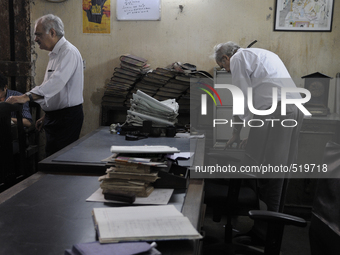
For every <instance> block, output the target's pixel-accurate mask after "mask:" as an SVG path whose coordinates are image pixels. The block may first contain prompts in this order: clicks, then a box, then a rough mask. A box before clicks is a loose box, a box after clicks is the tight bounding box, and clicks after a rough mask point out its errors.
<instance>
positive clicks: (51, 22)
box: [7, 14, 84, 156]
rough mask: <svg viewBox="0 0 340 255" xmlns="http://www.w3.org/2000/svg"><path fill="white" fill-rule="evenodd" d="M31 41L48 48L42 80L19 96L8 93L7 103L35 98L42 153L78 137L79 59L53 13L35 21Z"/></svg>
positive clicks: (80, 118) (80, 111) (81, 79)
mask: <svg viewBox="0 0 340 255" xmlns="http://www.w3.org/2000/svg"><path fill="white" fill-rule="evenodd" d="M34 35H35V39H34V40H35V42H36V43H37V44H38V45H39V47H40V49H42V50H47V51H50V53H49V62H48V65H47V69H46V73H45V77H44V81H43V83H42V84H41V85H40V86H36V87H35V88H33V89H32V90H31V91H30V92H27V93H26V94H24V95H22V96H12V97H10V98H8V99H7V102H9V103H25V102H27V101H35V102H37V103H39V104H40V106H41V108H42V109H43V110H44V112H45V115H44V116H43V117H42V118H41V119H40V120H38V121H37V123H36V127H37V129H38V130H40V129H41V128H42V127H43V126H44V129H45V133H46V156H49V155H51V154H53V153H55V152H57V151H58V150H60V149H62V148H64V147H65V146H67V145H68V144H70V143H72V142H74V141H76V140H77V139H78V138H79V135H80V131H81V128H82V124H83V119H84V114H83V108H82V103H83V101H84V100H83V87H84V71H83V60H82V57H81V54H80V53H79V51H78V49H77V48H76V47H75V46H74V45H72V44H71V43H70V42H69V41H67V40H66V39H65V37H64V24H63V22H62V21H61V19H60V18H59V17H57V16H55V15H53V14H48V15H45V16H42V17H40V18H39V19H37V21H36V22H35V31H34Z"/></svg>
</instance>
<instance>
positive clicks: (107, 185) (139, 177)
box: [99, 156, 167, 202]
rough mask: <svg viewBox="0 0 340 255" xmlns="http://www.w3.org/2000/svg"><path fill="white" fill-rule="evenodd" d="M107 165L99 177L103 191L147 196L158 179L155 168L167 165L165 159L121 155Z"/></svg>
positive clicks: (105, 192)
mask: <svg viewBox="0 0 340 255" xmlns="http://www.w3.org/2000/svg"><path fill="white" fill-rule="evenodd" d="M107 166H108V167H109V168H108V169H107V170H106V175H104V176H101V177H99V181H100V182H101V184H100V187H101V189H102V190H103V193H104V194H107V193H109V194H119V195H121V196H122V195H125V196H136V197H148V196H149V195H150V194H151V192H152V191H153V190H154V187H153V186H152V184H153V183H154V182H155V181H156V180H157V179H158V170H157V168H159V167H167V165H166V162H165V161H158V162H156V161H155V160H153V161H152V159H151V158H136V157H122V156H118V157H116V158H113V159H112V160H111V161H109V162H108V163H107ZM132 202H133V201H132Z"/></svg>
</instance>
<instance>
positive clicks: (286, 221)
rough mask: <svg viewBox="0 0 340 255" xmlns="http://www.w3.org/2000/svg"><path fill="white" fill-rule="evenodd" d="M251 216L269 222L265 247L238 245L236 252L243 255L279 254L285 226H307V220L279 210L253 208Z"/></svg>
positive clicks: (250, 212)
mask: <svg viewBox="0 0 340 255" xmlns="http://www.w3.org/2000/svg"><path fill="white" fill-rule="evenodd" d="M249 216H250V218H252V219H253V220H261V221H264V222H266V223H267V232H266V240H265V246H264V248H263V249H262V248H258V247H252V246H247V245H239V244H238V245H237V246H236V247H235V249H234V253H235V254H243V255H246V254H248V255H251V254H252V255H256V254H264V255H279V254H280V250H281V243H282V237H283V231H284V227H285V226H286V225H293V226H297V227H306V226H307V222H306V220H304V219H302V218H300V217H296V216H293V215H288V214H284V213H278V212H270V211H263V210H251V211H249Z"/></svg>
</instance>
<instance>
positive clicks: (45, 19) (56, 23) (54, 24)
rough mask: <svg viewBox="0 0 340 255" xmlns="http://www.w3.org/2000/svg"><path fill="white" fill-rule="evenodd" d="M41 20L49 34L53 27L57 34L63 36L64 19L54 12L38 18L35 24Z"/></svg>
mask: <svg viewBox="0 0 340 255" xmlns="http://www.w3.org/2000/svg"><path fill="white" fill-rule="evenodd" d="M39 21H41V24H42V26H43V28H44V30H45V32H46V34H48V33H49V32H50V30H51V28H53V29H54V30H55V32H56V34H57V36H58V37H63V36H64V34H65V32H64V23H63V22H62V20H61V19H60V18H59V17H58V16H55V15H53V14H47V15H44V16H42V17H40V18H39V19H37V20H36V22H35V24H37V23H38V22H39Z"/></svg>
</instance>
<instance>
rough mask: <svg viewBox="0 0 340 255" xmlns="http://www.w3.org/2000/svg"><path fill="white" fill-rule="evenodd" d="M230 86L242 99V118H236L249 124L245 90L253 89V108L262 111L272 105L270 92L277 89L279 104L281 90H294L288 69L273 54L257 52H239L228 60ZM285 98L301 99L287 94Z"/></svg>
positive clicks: (242, 50) (253, 50)
mask: <svg viewBox="0 0 340 255" xmlns="http://www.w3.org/2000/svg"><path fill="white" fill-rule="evenodd" d="M230 72H231V74H232V84H233V85H235V86H237V87H239V88H240V89H241V90H242V92H243V95H244V99H245V101H244V103H245V108H244V109H245V111H244V112H245V114H244V115H243V116H239V117H240V118H241V119H243V120H249V119H250V118H251V113H250V111H249V109H248V102H247V101H248V97H247V94H248V92H247V91H248V87H252V89H253V105H254V108H255V109H257V110H265V109H268V108H270V107H271V106H272V104H273V98H272V95H273V91H272V88H273V87H276V88H278V93H277V94H278V101H280V100H281V88H282V87H291V88H296V85H295V83H294V82H293V80H292V78H291V76H290V74H289V73H288V70H287V68H286V67H285V65H284V64H283V62H282V61H281V59H280V58H279V57H278V56H277V55H276V54H275V53H273V52H270V51H268V50H264V49H258V48H247V49H243V48H241V49H239V50H238V51H237V52H236V53H235V54H234V55H233V56H232V57H231V59H230ZM287 98H290V99H293V98H301V96H300V94H299V93H288V94H287Z"/></svg>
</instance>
